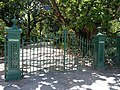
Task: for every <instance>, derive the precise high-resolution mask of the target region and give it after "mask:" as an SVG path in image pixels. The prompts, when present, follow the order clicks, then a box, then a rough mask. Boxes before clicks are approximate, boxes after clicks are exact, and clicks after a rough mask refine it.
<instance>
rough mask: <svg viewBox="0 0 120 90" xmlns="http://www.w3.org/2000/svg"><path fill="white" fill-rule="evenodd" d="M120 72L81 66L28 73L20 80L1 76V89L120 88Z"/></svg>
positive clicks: (77, 89)
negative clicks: (76, 69) (69, 70)
mask: <svg viewBox="0 0 120 90" xmlns="http://www.w3.org/2000/svg"><path fill="white" fill-rule="evenodd" d="M2 72H3V71H1V72H0V73H2ZM119 73H120V70H119V69H112V70H106V71H105V70H104V71H97V70H93V69H91V68H88V67H81V68H80V69H79V70H78V71H71V72H56V73H48V74H44V73H43V74H38V75H26V76H24V78H23V79H21V80H18V81H9V82H5V81H4V80H3V79H2V78H1V79H0V90H100V89H103V90H120V74H119ZM0 75H1V77H3V74H0Z"/></svg>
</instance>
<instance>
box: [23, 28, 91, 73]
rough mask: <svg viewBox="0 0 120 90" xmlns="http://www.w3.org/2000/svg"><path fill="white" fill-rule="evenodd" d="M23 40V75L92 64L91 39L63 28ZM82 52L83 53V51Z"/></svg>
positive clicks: (65, 69)
mask: <svg viewBox="0 0 120 90" xmlns="http://www.w3.org/2000/svg"><path fill="white" fill-rule="evenodd" d="M30 41H31V42H28V41H25V40H23V43H24V44H22V53H23V54H22V55H21V56H22V57H21V58H22V59H23V60H22V62H23V75H26V74H37V73H47V72H58V71H59V72H60V71H71V70H78V69H79V67H80V66H82V65H88V64H89V66H90V65H92V64H91V62H90V63H89V60H91V61H93V58H92V57H91V56H90V55H89V53H88V52H90V53H92V50H93V47H91V46H92V44H88V42H89V43H91V40H90V39H88V40H87V38H84V37H82V36H80V37H77V36H76V35H75V33H69V32H68V31H66V30H64V31H63V32H61V33H58V32H56V33H48V34H45V36H43V35H41V36H40V37H39V38H36V39H33V38H31V40H30ZM83 52H84V53H83Z"/></svg>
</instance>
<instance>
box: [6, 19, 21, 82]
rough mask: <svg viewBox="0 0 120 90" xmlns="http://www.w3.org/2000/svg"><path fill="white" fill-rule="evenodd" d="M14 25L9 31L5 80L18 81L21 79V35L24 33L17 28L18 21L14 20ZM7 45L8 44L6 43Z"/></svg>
mask: <svg viewBox="0 0 120 90" xmlns="http://www.w3.org/2000/svg"><path fill="white" fill-rule="evenodd" d="M12 22H13V23H14V25H13V26H12V27H11V28H9V29H7V30H6V32H7V33H8V35H7V45H5V46H6V47H5V48H7V49H5V53H6V55H7V56H6V55H5V70H6V71H5V79H6V80H16V79H20V78H21V70H20V51H19V50H20V34H21V32H22V30H21V29H19V28H18V27H17V26H16V23H17V20H16V19H13V20H12ZM5 41H6V40H5ZM5 44H6V43H5Z"/></svg>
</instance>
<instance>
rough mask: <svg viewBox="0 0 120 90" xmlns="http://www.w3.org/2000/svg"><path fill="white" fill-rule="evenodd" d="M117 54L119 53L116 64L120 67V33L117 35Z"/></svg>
mask: <svg viewBox="0 0 120 90" xmlns="http://www.w3.org/2000/svg"><path fill="white" fill-rule="evenodd" d="M117 54H118V59H117V61H116V65H115V66H118V67H120V33H119V34H118V37H117Z"/></svg>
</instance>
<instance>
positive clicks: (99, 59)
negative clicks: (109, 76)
mask: <svg viewBox="0 0 120 90" xmlns="http://www.w3.org/2000/svg"><path fill="white" fill-rule="evenodd" d="M94 42H95V50H94V54H95V58H94V59H95V61H94V68H96V69H104V51H105V36H104V35H103V34H102V33H98V34H97V35H96V37H95V41H94Z"/></svg>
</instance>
